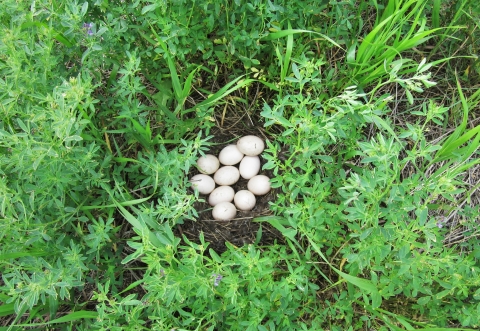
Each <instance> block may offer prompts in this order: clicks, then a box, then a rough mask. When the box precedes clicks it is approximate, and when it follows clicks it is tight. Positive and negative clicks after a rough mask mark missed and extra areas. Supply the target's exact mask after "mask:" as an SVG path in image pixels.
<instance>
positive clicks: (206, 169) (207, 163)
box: [197, 154, 220, 175]
mask: <svg viewBox="0 0 480 331" xmlns="http://www.w3.org/2000/svg"><path fill="white" fill-rule="evenodd" d="M197 166H198V170H200V172H201V173H203V174H207V175H210V174H213V173H215V171H217V170H218V168H219V167H220V161H218V159H217V157H216V156H215V155H212V154H206V155H205V156H201V157H199V158H198V160H197Z"/></svg>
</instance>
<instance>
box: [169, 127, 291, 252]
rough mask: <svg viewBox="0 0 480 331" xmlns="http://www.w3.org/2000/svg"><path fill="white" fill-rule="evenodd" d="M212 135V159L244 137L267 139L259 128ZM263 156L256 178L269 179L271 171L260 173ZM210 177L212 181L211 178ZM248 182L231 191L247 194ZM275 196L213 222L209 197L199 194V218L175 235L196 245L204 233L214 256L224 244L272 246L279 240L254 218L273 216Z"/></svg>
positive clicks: (259, 199)
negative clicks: (243, 191) (213, 251)
mask: <svg viewBox="0 0 480 331" xmlns="http://www.w3.org/2000/svg"><path fill="white" fill-rule="evenodd" d="M211 134H212V135H213V136H214V138H213V139H211V140H210V142H211V143H213V146H212V147H211V148H210V150H209V151H208V152H206V153H205V154H212V155H215V156H218V155H219V154H220V152H221V151H222V150H223V149H224V148H225V147H226V146H228V145H232V144H236V142H237V140H238V139H240V138H241V137H243V136H249V135H255V136H257V137H260V138H262V140H265V139H267V138H268V137H267V135H266V134H265V132H263V131H262V129H261V127H256V128H252V129H244V130H231V129H230V130H227V129H226V128H224V129H222V128H219V127H216V128H215V129H213V130H212V132H211ZM262 154H263V153H262ZM262 154H260V155H259V158H260V172H259V173H258V175H265V176H267V177H269V178H272V176H273V174H272V173H271V172H270V171H266V170H262V168H263V165H264V164H265V162H266V161H265V159H264V158H263V157H262ZM199 157H200V156H199ZM221 166H222V165H221ZM235 167H237V168H238V167H239V164H236V165H235ZM199 173H200V172H199V171H198V170H197V169H193V170H192V171H191V173H190V174H189V177H190V178H192V177H193V176H195V175H197V174H199ZM210 176H212V177H213V175H210ZM248 181H249V179H245V178H243V177H242V176H240V178H239V180H238V181H237V182H236V183H234V184H232V185H229V186H230V187H232V188H233V190H234V191H235V192H239V191H242V190H248ZM217 187H218V186H217ZM276 192H277V191H276V189H270V190H269V191H268V193H266V194H263V195H255V198H256V203H255V206H254V207H253V209H251V210H239V209H238V208H237V212H236V215H235V216H234V218H232V219H229V220H216V219H215V218H214V217H213V215H212V210H213V207H212V206H211V205H210V204H209V203H208V201H209V195H208V194H207V195H203V194H201V195H200V196H199V197H200V198H201V200H203V201H201V200H199V201H197V202H195V204H194V207H195V210H196V211H197V213H198V215H199V216H198V219H196V220H192V221H190V220H187V221H185V222H184V224H181V225H177V226H176V229H175V230H176V231H177V234H179V235H185V236H186V237H187V238H188V239H189V240H191V241H194V242H197V243H198V242H199V237H200V234H201V233H203V236H204V238H205V241H207V242H209V247H210V248H213V249H214V250H215V251H216V252H217V253H221V252H223V251H225V250H226V246H225V242H229V243H231V244H233V245H235V246H243V245H246V244H251V243H255V242H257V243H258V244H259V245H271V244H274V243H275V242H281V241H282V236H281V235H280V233H279V232H278V231H277V230H276V229H274V228H273V227H271V226H270V225H269V224H268V223H265V222H263V223H259V222H255V221H254V219H255V218H257V217H261V216H268V215H272V212H271V211H270V208H269V202H270V201H275V199H276ZM217 218H218V217H217ZM260 234H261V235H260Z"/></svg>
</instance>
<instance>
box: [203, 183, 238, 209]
mask: <svg viewBox="0 0 480 331" xmlns="http://www.w3.org/2000/svg"><path fill="white" fill-rule="evenodd" d="M234 195H235V191H234V190H233V188H231V187H230V186H219V187H217V188H216V189H214V190H213V191H212V193H210V196H209V197H208V203H209V204H210V205H211V206H216V205H218V204H219V203H220V202H232V200H233V196H234Z"/></svg>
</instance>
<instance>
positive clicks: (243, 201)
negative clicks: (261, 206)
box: [233, 190, 257, 210]
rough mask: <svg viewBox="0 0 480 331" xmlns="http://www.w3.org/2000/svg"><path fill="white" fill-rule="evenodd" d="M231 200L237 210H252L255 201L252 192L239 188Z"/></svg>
mask: <svg viewBox="0 0 480 331" xmlns="http://www.w3.org/2000/svg"><path fill="white" fill-rule="evenodd" d="M233 201H234V203H235V206H236V207H237V209H239V210H252V209H253V207H255V203H256V202H257V200H256V199H255V196H254V195H253V193H252V192H250V191H247V190H241V191H238V192H237V193H235V197H234V198H233Z"/></svg>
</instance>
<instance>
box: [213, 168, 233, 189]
mask: <svg viewBox="0 0 480 331" xmlns="http://www.w3.org/2000/svg"><path fill="white" fill-rule="evenodd" d="M239 178H240V173H239V172H238V169H237V168H235V167H234V166H225V167H221V168H220V169H218V170H217V172H216V173H215V175H213V179H214V180H215V183H217V184H218V185H233V184H235V183H236V182H237V181H238V179H239Z"/></svg>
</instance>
